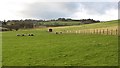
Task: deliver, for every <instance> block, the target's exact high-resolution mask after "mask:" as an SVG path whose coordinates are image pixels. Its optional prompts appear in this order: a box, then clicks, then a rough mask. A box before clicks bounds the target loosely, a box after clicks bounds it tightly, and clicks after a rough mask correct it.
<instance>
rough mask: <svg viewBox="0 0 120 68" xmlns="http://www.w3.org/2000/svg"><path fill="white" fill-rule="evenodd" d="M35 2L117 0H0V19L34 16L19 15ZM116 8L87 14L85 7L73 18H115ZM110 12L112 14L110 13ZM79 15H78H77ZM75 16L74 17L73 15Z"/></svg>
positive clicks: (116, 0)
mask: <svg viewBox="0 0 120 68" xmlns="http://www.w3.org/2000/svg"><path fill="white" fill-rule="evenodd" d="M37 2H118V0H0V9H1V10H0V20H4V19H6V20H8V19H11V20H12V19H26V18H34V19H35V17H29V16H26V17H25V16H23V15H21V13H20V12H21V11H24V10H26V6H28V5H30V4H33V3H37ZM116 12H117V10H116V9H111V10H109V11H106V14H105V15H101V16H98V15H93V16H92V15H89V14H87V11H86V10H85V9H82V10H80V12H79V11H78V12H76V13H74V14H73V15H70V16H73V17H74V18H79V19H80V18H95V19H96V18H97V19H101V20H105V19H106V20H108V18H109V19H116V18H117V17H116V16H117V13H116ZM111 13H112V14H111ZM79 15H80V16H79ZM75 16H76V17H75Z"/></svg>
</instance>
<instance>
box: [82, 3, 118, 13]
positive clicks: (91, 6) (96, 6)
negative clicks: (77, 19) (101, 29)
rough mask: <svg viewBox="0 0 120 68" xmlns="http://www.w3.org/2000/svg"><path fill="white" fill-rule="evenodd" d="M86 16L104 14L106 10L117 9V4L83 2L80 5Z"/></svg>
mask: <svg viewBox="0 0 120 68" xmlns="http://www.w3.org/2000/svg"><path fill="white" fill-rule="evenodd" d="M81 4H82V5H83V6H84V9H86V10H88V14H105V12H106V11H107V10H110V9H118V3H117V2H85V3H81Z"/></svg>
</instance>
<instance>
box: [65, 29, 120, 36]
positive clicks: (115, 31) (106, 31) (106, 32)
mask: <svg viewBox="0 0 120 68" xmlns="http://www.w3.org/2000/svg"><path fill="white" fill-rule="evenodd" d="M65 33H76V34H103V35H120V31H118V29H86V30H76V31H75V30H67V31H65Z"/></svg>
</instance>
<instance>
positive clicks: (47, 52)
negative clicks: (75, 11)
mask: <svg viewBox="0 0 120 68" xmlns="http://www.w3.org/2000/svg"><path fill="white" fill-rule="evenodd" d="M22 33H33V34H35V36H33V37H29V36H24V37H21V36H20V37H17V36H16V34H22ZM2 34H3V36H2V38H3V40H2V53H3V55H2V65H3V66H117V65H118V37H117V36H112V35H95V34H86V35H84V34H72V33H69V34H64V33H63V34H55V33H48V32H47V30H46V29H43V30H20V31H8V32H3V33H2Z"/></svg>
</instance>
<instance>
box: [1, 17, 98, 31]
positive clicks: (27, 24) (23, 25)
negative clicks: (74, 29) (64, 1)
mask: <svg viewBox="0 0 120 68" xmlns="http://www.w3.org/2000/svg"><path fill="white" fill-rule="evenodd" d="M76 22H77V23H76ZM98 22H100V21H96V20H93V19H81V20H73V19H70V18H68V19H65V18H58V19H56V20H55V19H52V20H32V19H26V20H8V21H5V20H4V21H0V27H3V28H4V29H3V30H2V31H7V30H16V31H17V30H19V29H29V28H34V27H36V26H46V27H49V26H50V27H51V26H70V25H80V24H90V23H98ZM6 29H7V30H6Z"/></svg>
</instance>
